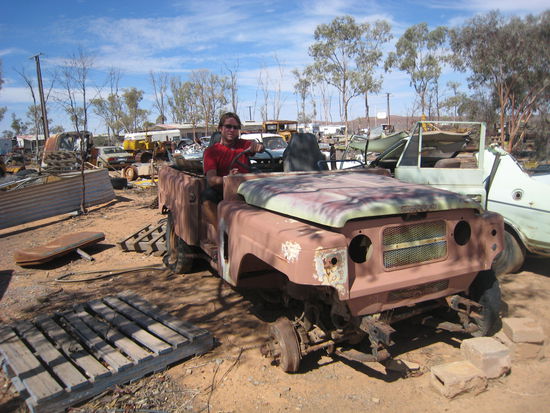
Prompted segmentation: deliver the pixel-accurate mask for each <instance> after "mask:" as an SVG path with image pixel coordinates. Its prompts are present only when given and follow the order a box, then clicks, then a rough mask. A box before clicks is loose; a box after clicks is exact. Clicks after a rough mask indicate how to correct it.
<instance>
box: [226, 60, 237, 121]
mask: <svg viewBox="0 0 550 413" xmlns="http://www.w3.org/2000/svg"><path fill="white" fill-rule="evenodd" d="M225 70H227V72H228V73H229V77H228V87H229V94H230V101H231V111H232V112H233V113H238V112H239V85H238V73H239V61H238V60H237V62H236V63H235V66H234V67H232V68H231V67H229V66H228V65H225Z"/></svg>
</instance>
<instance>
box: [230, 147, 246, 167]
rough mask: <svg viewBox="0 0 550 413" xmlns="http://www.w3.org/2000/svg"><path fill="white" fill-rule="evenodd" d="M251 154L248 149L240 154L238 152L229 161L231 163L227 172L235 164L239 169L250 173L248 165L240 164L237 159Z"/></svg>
mask: <svg viewBox="0 0 550 413" xmlns="http://www.w3.org/2000/svg"><path fill="white" fill-rule="evenodd" d="M249 153H251V152H250V148H248V149H245V150H244V151H242V152H239V153H238V154H237V155H235V157H234V158H233V159H232V160H231V163H230V164H229V170H231V169H233V167H234V166H235V164H237V165H239V166H240V167H242V168H243V169H246V170H247V171H248V172H251V170H250V169H251V168H250V165H245V164H244V163H242V162H241V161H239V158H240V157H241V156H243V155H247V156H248V154H249Z"/></svg>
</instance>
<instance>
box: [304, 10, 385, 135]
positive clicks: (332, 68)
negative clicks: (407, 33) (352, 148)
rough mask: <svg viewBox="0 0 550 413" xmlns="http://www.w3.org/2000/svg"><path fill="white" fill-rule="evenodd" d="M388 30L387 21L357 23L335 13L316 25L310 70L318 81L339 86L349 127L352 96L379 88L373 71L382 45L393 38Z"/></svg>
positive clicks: (310, 51)
mask: <svg viewBox="0 0 550 413" xmlns="http://www.w3.org/2000/svg"><path fill="white" fill-rule="evenodd" d="M389 32H390V25H389V23H387V22H385V21H376V22H375V23H374V24H372V25H371V24H369V23H361V24H357V23H356V22H355V19H354V18H353V17H351V16H341V17H336V18H335V19H334V20H333V21H332V22H331V23H330V24H320V25H319V26H317V28H316V29H315V33H314V38H315V43H313V44H312V45H311V46H310V48H309V55H310V56H311V57H312V58H313V61H314V63H313V65H312V66H311V67H310V68H308V70H310V71H311V73H312V74H313V75H314V77H315V79H316V81H318V82H319V81H322V82H326V83H328V84H329V85H332V86H334V87H335V88H336V89H337V90H338V92H339V94H340V99H341V107H342V109H343V115H344V116H343V117H344V121H345V122H346V128H347V124H348V105H349V102H350V100H351V99H352V98H354V97H355V96H358V95H360V94H362V93H364V94H367V93H368V92H370V91H378V90H379V89H380V85H381V78H379V77H378V78H377V77H375V76H374V71H375V69H376V66H377V65H378V63H379V61H380V59H381V57H382V52H381V47H382V45H383V44H384V43H386V42H387V41H388V40H389V39H390V38H391V35H390V33H389Z"/></svg>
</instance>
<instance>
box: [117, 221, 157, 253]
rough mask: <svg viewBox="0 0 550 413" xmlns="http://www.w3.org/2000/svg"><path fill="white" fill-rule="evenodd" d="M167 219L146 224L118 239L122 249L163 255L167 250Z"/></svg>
mask: <svg viewBox="0 0 550 413" xmlns="http://www.w3.org/2000/svg"><path fill="white" fill-rule="evenodd" d="M165 236H166V220H162V221H161V222H159V223H158V224H150V225H146V226H145V227H143V228H142V229H140V230H139V231H138V232H136V233H134V234H132V235H130V236H128V237H126V238H124V239H123V240H121V241H118V242H117V244H118V246H119V247H120V249H122V251H136V252H143V253H146V254H153V255H162V254H164V253H165V252H166V242H165Z"/></svg>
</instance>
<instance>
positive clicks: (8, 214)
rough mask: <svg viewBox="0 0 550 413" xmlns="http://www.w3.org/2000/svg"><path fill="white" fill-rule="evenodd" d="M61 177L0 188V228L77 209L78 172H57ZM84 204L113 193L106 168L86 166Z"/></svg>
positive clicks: (79, 195)
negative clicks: (11, 189) (88, 167)
mask: <svg viewBox="0 0 550 413" xmlns="http://www.w3.org/2000/svg"><path fill="white" fill-rule="evenodd" d="M59 177H60V178H61V179H59V180H58V181H55V182H49V183H45V184H40V185H33V186H27V187H25V188H21V189H17V190H13V191H8V192H0V229H3V228H9V227H13V226H15V225H19V224H24V223H26V222H32V221H36V220H39V219H43V218H49V217H53V216H56V215H61V214H66V213H69V212H73V211H77V210H78V209H80V203H81V202H82V177H81V176H80V172H71V173H67V174H61V175H59ZM84 177H85V186H86V194H85V206H86V207H90V206H93V205H98V204H103V203H105V202H109V201H110V200H112V199H113V198H114V197H115V193H114V191H113V187H112V185H111V179H110V177H109V173H108V171H107V169H94V170H88V171H85V173H84Z"/></svg>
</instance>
